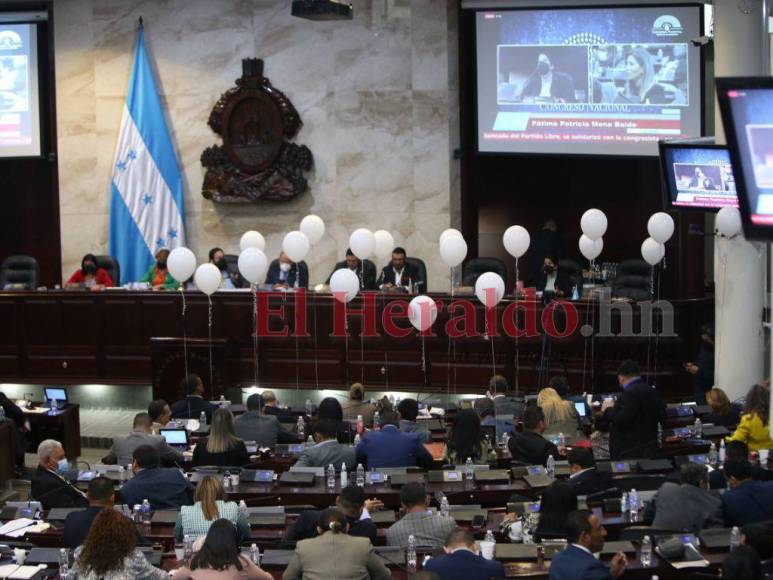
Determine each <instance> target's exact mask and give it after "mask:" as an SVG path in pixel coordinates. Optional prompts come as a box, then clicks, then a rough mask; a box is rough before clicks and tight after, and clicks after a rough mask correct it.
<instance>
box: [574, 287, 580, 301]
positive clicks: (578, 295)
mask: <svg viewBox="0 0 773 580" xmlns="http://www.w3.org/2000/svg"><path fill="white" fill-rule="evenodd" d="M579 299H580V293H579V292H578V290H577V285H576V284H575V285H574V286H572V300H579Z"/></svg>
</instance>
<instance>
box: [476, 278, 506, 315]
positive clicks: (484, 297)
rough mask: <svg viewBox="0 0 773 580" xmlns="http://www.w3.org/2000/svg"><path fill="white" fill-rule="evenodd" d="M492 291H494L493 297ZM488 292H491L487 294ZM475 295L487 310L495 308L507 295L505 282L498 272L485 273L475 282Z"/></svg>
mask: <svg viewBox="0 0 773 580" xmlns="http://www.w3.org/2000/svg"><path fill="white" fill-rule="evenodd" d="M492 289H493V290H494V292H493V295H492V293H491V290H492ZM486 290H489V291H488V292H486ZM475 295H476V296H477V297H478V300H480V301H481V302H482V303H483V305H484V306H485V307H486V308H493V307H494V306H496V305H497V304H499V301H500V300H502V298H503V297H504V295H505V281H504V280H502V276H500V275H499V274H497V273H496V272H485V273H484V274H481V275H480V276H479V277H478V279H477V280H476V281H475ZM489 298H491V300H489Z"/></svg>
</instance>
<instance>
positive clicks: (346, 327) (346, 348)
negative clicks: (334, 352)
mask: <svg viewBox="0 0 773 580" xmlns="http://www.w3.org/2000/svg"><path fill="white" fill-rule="evenodd" d="M344 353H345V361H344V365H345V366H346V385H347V386H348V385H349V318H348V317H347V316H346V300H344Z"/></svg>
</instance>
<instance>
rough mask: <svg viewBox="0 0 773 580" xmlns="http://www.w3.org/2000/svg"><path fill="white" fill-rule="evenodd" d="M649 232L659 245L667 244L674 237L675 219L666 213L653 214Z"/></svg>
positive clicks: (648, 226) (649, 223) (648, 228)
mask: <svg viewBox="0 0 773 580" xmlns="http://www.w3.org/2000/svg"><path fill="white" fill-rule="evenodd" d="M647 232H649V234H650V237H651V238H652V239H653V240H655V241H656V242H658V243H659V244H665V243H666V242H667V241H668V240H670V239H671V236H673V235H674V218H672V217H671V216H670V215H668V214H667V213H666V212H664V211H659V212H658V213H654V214H652V216H651V217H650V219H649V221H648V222H647Z"/></svg>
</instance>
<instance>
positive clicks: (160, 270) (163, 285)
mask: <svg viewBox="0 0 773 580" xmlns="http://www.w3.org/2000/svg"><path fill="white" fill-rule="evenodd" d="M168 257H169V250H167V249H166V248H163V249H161V250H159V251H158V252H156V263H155V264H153V265H152V266H151V267H150V268H148V271H147V272H145V275H144V276H143V277H142V278H141V279H140V282H147V283H148V284H150V287H151V288H153V290H174V289H175V288H177V287H178V286H179V285H180V283H179V282H178V281H177V280H175V279H174V278H172V275H171V274H170V273H169V270H167V268H166V259H167V258H168Z"/></svg>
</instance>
